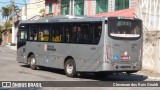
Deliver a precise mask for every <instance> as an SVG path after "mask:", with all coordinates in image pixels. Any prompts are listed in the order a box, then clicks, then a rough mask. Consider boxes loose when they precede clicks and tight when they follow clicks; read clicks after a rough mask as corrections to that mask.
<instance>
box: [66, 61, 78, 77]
mask: <svg viewBox="0 0 160 90" xmlns="http://www.w3.org/2000/svg"><path fill="white" fill-rule="evenodd" d="M64 69H65V74H66V75H67V76H68V77H75V76H76V64H75V62H74V60H73V59H68V60H67V61H66V62H65V65H64Z"/></svg>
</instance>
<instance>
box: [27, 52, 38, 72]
mask: <svg viewBox="0 0 160 90" xmlns="http://www.w3.org/2000/svg"><path fill="white" fill-rule="evenodd" d="M29 59H30V60H29V61H30V68H31V69H32V70H36V69H37V66H36V59H35V56H34V55H31V56H30V57H29Z"/></svg>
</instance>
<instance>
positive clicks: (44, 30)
mask: <svg viewBox="0 0 160 90" xmlns="http://www.w3.org/2000/svg"><path fill="white" fill-rule="evenodd" d="M49 30H50V27H49V26H48V25H44V26H40V30H39V33H38V41H49Z"/></svg>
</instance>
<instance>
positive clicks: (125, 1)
mask: <svg viewBox="0 0 160 90" xmlns="http://www.w3.org/2000/svg"><path fill="white" fill-rule="evenodd" d="M127 8H129V0H115V10H122V9H127Z"/></svg>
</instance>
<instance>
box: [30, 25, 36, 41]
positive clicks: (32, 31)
mask: <svg viewBox="0 0 160 90" xmlns="http://www.w3.org/2000/svg"><path fill="white" fill-rule="evenodd" d="M37 38H38V28H37V26H30V27H29V40H32V41H37Z"/></svg>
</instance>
